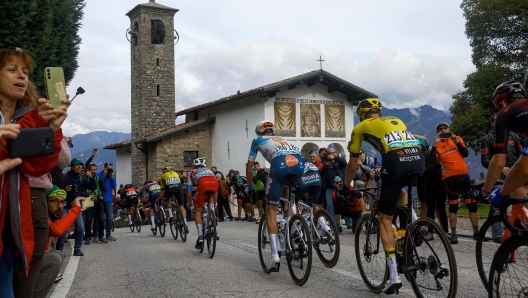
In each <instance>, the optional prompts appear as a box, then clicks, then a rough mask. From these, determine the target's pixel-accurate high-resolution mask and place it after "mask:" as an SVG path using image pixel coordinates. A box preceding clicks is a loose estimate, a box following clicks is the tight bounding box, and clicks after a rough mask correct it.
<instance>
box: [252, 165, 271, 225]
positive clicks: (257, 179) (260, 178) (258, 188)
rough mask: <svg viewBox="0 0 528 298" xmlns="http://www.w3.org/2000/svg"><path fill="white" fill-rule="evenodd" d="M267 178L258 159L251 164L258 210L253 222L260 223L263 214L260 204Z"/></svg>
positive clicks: (263, 196)
mask: <svg viewBox="0 0 528 298" xmlns="http://www.w3.org/2000/svg"><path fill="white" fill-rule="evenodd" d="M267 180H268V170H267V169H265V168H264V169H262V168H261V167H260V164H259V162H258V161H256V162H255V163H254V164H253V185H254V186H255V194H254V195H255V196H256V197H257V207H258V211H259V218H258V219H257V220H256V221H255V223H257V224H258V223H260V217H261V216H262V214H264V210H263V209H262V205H263V202H264V198H265V196H266V193H265V187H266V182H267Z"/></svg>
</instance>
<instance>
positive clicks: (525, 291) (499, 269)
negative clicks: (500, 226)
mask: <svg viewBox="0 0 528 298" xmlns="http://www.w3.org/2000/svg"><path fill="white" fill-rule="evenodd" d="M512 253H514V260H515V262H514V261H512ZM526 272H528V235H526V234H525V235H523V236H511V237H509V238H508V239H506V241H504V243H503V244H502V245H501V246H500V247H499V249H498V250H497V253H496V254H495V258H493V263H492V264H491V269H490V276H489V280H488V284H489V288H490V290H489V292H488V293H489V297H490V298H497V297H526V296H528V279H527V278H526Z"/></svg>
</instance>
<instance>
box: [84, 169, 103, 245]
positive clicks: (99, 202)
mask: <svg viewBox="0 0 528 298" xmlns="http://www.w3.org/2000/svg"><path fill="white" fill-rule="evenodd" d="M89 160H90V159H89ZM88 171H90V173H91V174H92V177H94V180H95V185H96V186H97V188H96V189H95V190H93V191H91V190H87V191H86V192H87V193H88V194H89V195H90V196H91V197H92V199H93V200H94V207H93V208H89V209H88V210H86V211H84V212H85V213H86V214H87V215H86V219H87V220H86V221H85V223H87V224H85V225H84V226H85V229H86V231H87V232H86V235H85V236H86V238H85V242H84V244H85V245H89V244H90V238H91V237H92V218H89V215H88V214H89V212H90V211H91V213H92V214H90V215H91V216H92V217H93V218H94V224H93V238H94V239H93V240H94V242H104V243H107V242H108V241H106V239H104V238H103V229H104V222H103V220H104V215H103V208H104V207H103V200H104V194H105V193H106V185H105V184H104V182H103V180H102V179H101V177H99V176H98V175H97V165H95V164H90V165H89V166H88ZM90 209H91V210H90ZM88 218H89V219H88Z"/></svg>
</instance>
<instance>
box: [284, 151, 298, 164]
mask: <svg viewBox="0 0 528 298" xmlns="http://www.w3.org/2000/svg"><path fill="white" fill-rule="evenodd" d="M284 160H285V162H286V165H287V166H288V167H293V166H295V165H297V164H298V163H299V159H297V157H295V156H293V155H290V154H288V155H286V158H285V159H284Z"/></svg>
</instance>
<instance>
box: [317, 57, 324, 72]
mask: <svg viewBox="0 0 528 298" xmlns="http://www.w3.org/2000/svg"><path fill="white" fill-rule="evenodd" d="M317 61H319V65H320V66H321V70H322V69H323V61H324V60H323V59H322V58H321V56H319V60H317Z"/></svg>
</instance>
